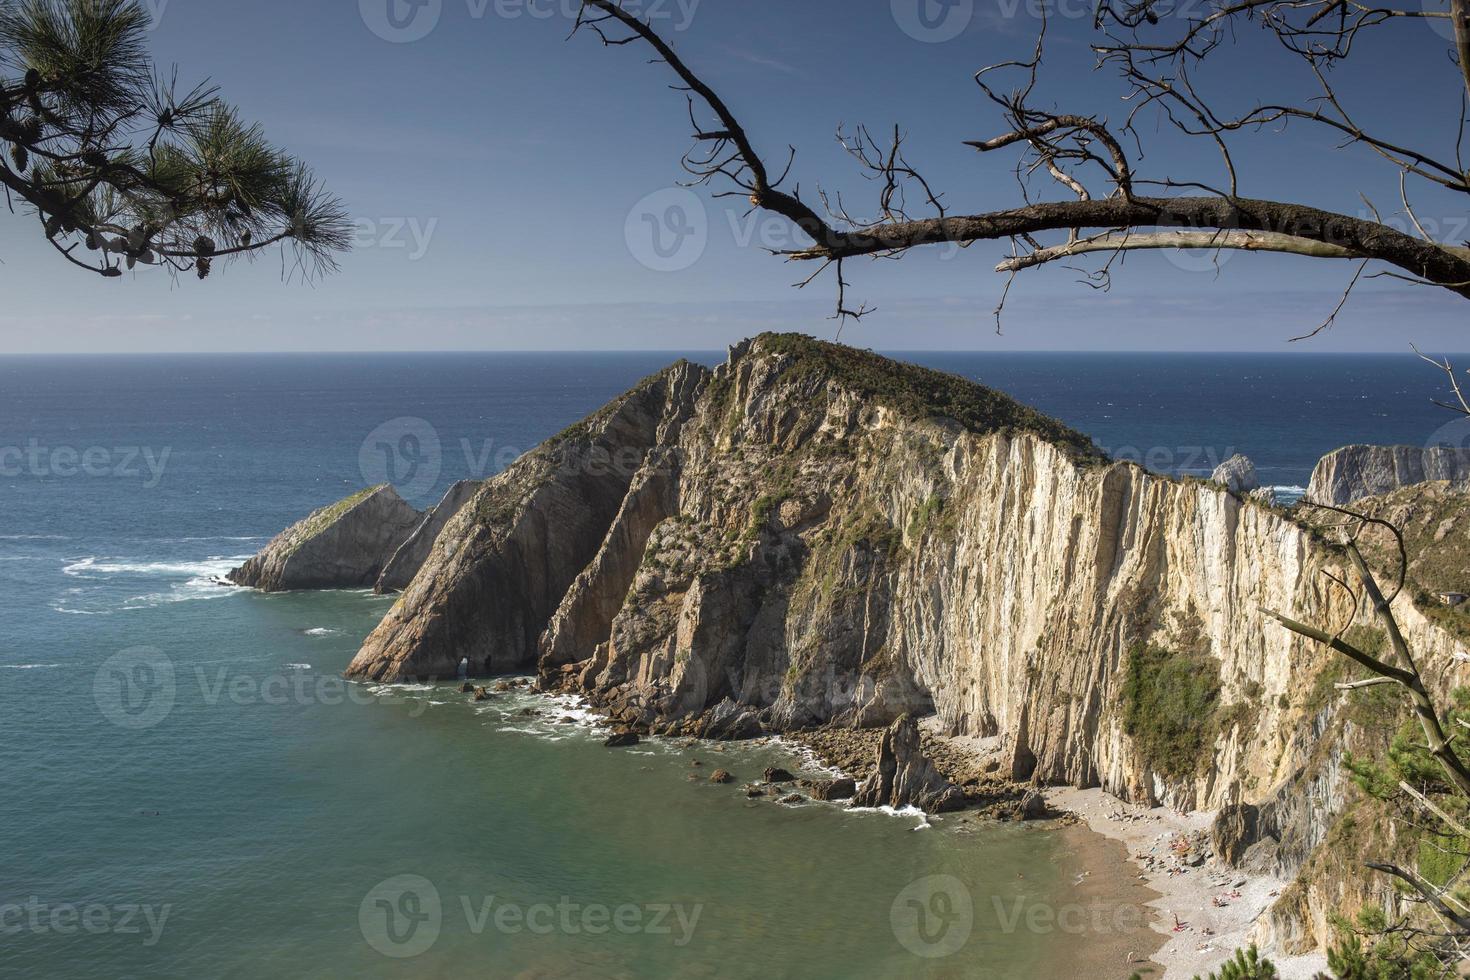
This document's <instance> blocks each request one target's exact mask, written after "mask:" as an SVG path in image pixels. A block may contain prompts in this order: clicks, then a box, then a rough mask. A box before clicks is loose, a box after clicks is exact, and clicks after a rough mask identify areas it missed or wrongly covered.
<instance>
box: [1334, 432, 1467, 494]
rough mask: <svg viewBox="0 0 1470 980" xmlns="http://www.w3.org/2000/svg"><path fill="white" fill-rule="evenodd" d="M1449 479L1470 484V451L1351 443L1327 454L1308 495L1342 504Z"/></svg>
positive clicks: (1459, 484)
mask: <svg viewBox="0 0 1470 980" xmlns="http://www.w3.org/2000/svg"><path fill="white" fill-rule="evenodd" d="M1435 480H1447V481H1449V482H1451V483H1453V484H1455V485H1457V486H1458V487H1460V488H1462V489H1463V488H1465V487H1466V486H1467V484H1470V449H1456V448H1451V447H1449V446H1429V447H1422V446H1345V447H1343V448H1342V449H1339V450H1337V451H1336V452H1331V453H1328V454H1327V455H1326V456H1323V457H1322V460H1321V462H1319V463H1318V464H1317V468H1316V469H1314V470H1313V471H1312V481H1311V484H1310V485H1309V486H1308V488H1307V499H1308V500H1313V501H1316V502H1317V503H1320V504H1335V505H1337V506H1339V507H1341V506H1343V505H1346V504H1351V503H1353V502H1354V501H1357V500H1361V499H1362V498H1364V497H1375V496H1378V495H1380V494H1385V493H1391V492H1392V491H1394V490H1397V489H1399V488H1400V487H1408V486H1413V485H1415V484H1418V483H1428V482H1431V481H1435Z"/></svg>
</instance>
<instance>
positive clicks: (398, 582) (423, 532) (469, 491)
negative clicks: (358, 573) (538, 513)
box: [376, 480, 480, 593]
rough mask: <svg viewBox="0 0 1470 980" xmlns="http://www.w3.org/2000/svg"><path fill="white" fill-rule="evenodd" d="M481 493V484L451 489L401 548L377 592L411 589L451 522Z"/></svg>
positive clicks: (468, 482) (465, 483)
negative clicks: (414, 578) (410, 586)
mask: <svg viewBox="0 0 1470 980" xmlns="http://www.w3.org/2000/svg"><path fill="white" fill-rule="evenodd" d="M479 489H480V482H479V481H478V480H461V481H459V482H458V483H456V484H455V485H454V486H452V487H450V488H449V492H448V493H446V494H445V495H444V499H443V500H441V501H440V502H439V504H438V506H436V507H434V508H433V509H431V510H430V511H429V513H428V514H426V515H425V516H424V519H423V522H422V523H421V524H419V526H418V527H417V528H416V529H415V530H414V532H413V533H412V534H410V535H409V536H408V538H407V540H405V541H404V542H403V544H401V545H399V546H398V549H397V550H396V551H394V552H393V557H392V558H391V559H389V561H388V564H387V565H386V566H385V567H384V569H383V574H382V575H380V576H378V581H377V585H376V588H377V591H378V592H380V593H388V592H402V591H403V590H404V589H406V588H408V584H409V583H410V582H412V581H413V577H414V576H415V575H417V574H418V573H419V569H420V568H422V567H423V566H424V562H426V561H428V560H429V554H430V553H431V552H432V550H433V548H434V542H435V541H437V540H438V539H439V535H440V533H442V532H443V530H444V527H445V525H447V524H448V523H449V521H450V519H451V518H453V517H454V516H455V515H456V514H458V513H459V512H460V511H461V510H463V509H464V505H465V504H467V503H469V502H470V501H471V500H472V499H474V496H475V494H476V493H477V492H478V491H479Z"/></svg>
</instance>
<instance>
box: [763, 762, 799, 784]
mask: <svg viewBox="0 0 1470 980" xmlns="http://www.w3.org/2000/svg"><path fill="white" fill-rule="evenodd" d="M762 778H763V779H765V781H766V782H768V783H794V782H796V777H795V776H793V775H791V773H789V772H787V771H786V770H785V769H782V768H780V767H778V766H771V767H770V768H769V769H767V770H766V774H765V775H764V776H763V777H762Z"/></svg>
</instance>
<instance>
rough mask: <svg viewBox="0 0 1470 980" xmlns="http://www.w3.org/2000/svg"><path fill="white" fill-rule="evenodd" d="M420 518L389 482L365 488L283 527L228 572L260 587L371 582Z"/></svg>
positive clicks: (273, 588)
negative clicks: (251, 555)
mask: <svg viewBox="0 0 1470 980" xmlns="http://www.w3.org/2000/svg"><path fill="white" fill-rule="evenodd" d="M422 521H423V515H422V514H420V513H419V512H418V511H416V510H414V509H413V508H412V507H410V506H409V505H408V503H406V502H405V501H404V499H403V498H402V497H400V496H398V492H397V491H396V490H394V489H393V488H392V487H391V486H388V485H386V484H385V485H383V486H379V487H370V488H369V489H367V490H363V491H362V492H360V493H356V494H353V495H352V496H351V497H348V498H347V499H345V500H341V501H338V502H337V503H335V504H332V505H330V506H328V507H323V508H322V509H320V510H318V511H315V512H313V513H312V514H311V515H310V516H309V517H307V518H306V519H305V520H303V521H301V522H299V523H297V524H294V525H292V526H291V527H290V528H287V529H286V530H285V531H283V532H282V533H281V534H279V535H277V536H276V537H275V538H274V539H273V540H272V541H271V542H270V543H269V544H268V545H266V546H265V548H264V549H263V550H262V551H261V552H260V554H258V555H256V556H255V557H254V558H252V559H250V560H249V561H247V562H246V563H245V564H244V565H242V566H240V567H239V568H237V569H235V570H234V571H232V572H230V574H229V576H228V577H229V580H230V581H231V582H234V583H235V584H236V585H244V586H248V587H251V588H256V589H260V590H262V591H264V592H291V591H295V590H300V589H352V588H367V587H371V586H372V585H374V584H375V583H376V582H377V581H378V576H379V575H381V574H382V572H383V568H384V567H385V566H386V565H387V564H388V562H389V561H390V560H391V559H392V557H393V554H394V552H396V551H397V550H398V548H399V547H400V546H401V545H402V544H403V543H404V541H405V540H407V539H408V537H409V535H411V534H412V533H413V531H414V528H416V527H418V526H419V524H420V523H422Z"/></svg>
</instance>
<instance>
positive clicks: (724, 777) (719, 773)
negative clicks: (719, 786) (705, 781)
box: [709, 769, 735, 783]
mask: <svg viewBox="0 0 1470 980" xmlns="http://www.w3.org/2000/svg"><path fill="white" fill-rule="evenodd" d="M709 781H710V782H712V783H733V782H734V781H735V777H734V776H732V775H730V773H728V772H726V771H725V770H724V769H716V770H715V771H714V772H713V773H711V774H710V777H709Z"/></svg>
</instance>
